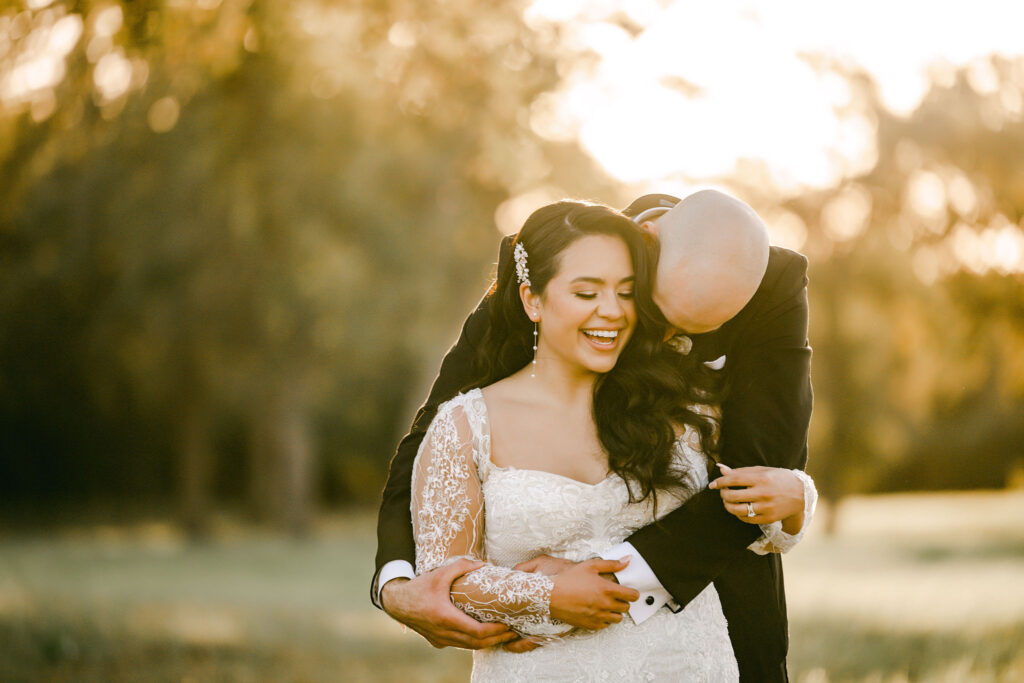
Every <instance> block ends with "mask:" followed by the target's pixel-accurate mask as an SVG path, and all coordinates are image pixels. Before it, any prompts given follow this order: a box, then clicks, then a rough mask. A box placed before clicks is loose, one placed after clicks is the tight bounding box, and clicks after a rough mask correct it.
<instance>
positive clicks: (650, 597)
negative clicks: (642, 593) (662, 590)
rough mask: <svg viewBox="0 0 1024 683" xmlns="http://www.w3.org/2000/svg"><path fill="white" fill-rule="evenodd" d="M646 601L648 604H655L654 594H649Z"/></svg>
mask: <svg viewBox="0 0 1024 683" xmlns="http://www.w3.org/2000/svg"><path fill="white" fill-rule="evenodd" d="M644 602H646V603H647V604H648V605H653V604H654V596H653V595H648V596H647V599H646V600H644Z"/></svg>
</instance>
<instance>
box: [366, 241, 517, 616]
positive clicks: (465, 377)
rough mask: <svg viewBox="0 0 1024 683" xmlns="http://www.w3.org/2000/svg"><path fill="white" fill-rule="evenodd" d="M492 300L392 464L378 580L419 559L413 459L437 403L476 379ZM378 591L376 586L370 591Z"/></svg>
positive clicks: (505, 255)
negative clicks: (392, 566) (400, 563)
mask: <svg viewBox="0 0 1024 683" xmlns="http://www.w3.org/2000/svg"><path fill="white" fill-rule="evenodd" d="M510 245H511V240H510V239H509V238H506V239H505V240H504V241H503V242H502V245H501V251H500V253H499V259H498V268H499V270H501V269H503V268H504V267H505V266H506V264H507V263H508V261H509V260H510V258H511V256H510V253H511V248H510ZM487 325H488V300H487V297H484V299H483V300H482V301H481V302H480V304H479V305H478V306H477V308H476V309H475V310H474V311H473V312H472V313H471V314H470V316H469V317H468V318H467V319H466V322H465V324H463V326H462V334H461V335H460V336H459V339H458V341H456V342H455V345H454V346H452V347H451V349H449V351H448V353H447V354H446V355H445V357H444V359H443V360H442V361H441V369H440V371H439V372H438V375H437V378H436V379H435V380H434V384H433V386H431V388H430V394H429V395H428V396H427V400H426V401H425V402H424V403H423V405H422V406H421V407H420V409H419V410H418V411H416V417H415V419H414V420H413V422H412V426H411V428H410V429H409V433H408V434H406V435H405V437H404V438H403V439H402V441H401V442H400V443H399V444H398V448H397V450H396V451H395V455H394V457H393V458H392V459H391V465H390V468H389V470H388V479H387V483H386V484H385V486H384V492H383V494H382V496H381V505H380V511H379V513H378V515H377V557H376V569H375V571H374V583H376V578H377V574H378V573H379V572H380V570H381V567H383V566H384V565H385V564H386V563H388V562H390V561H391V560H406V561H408V562H409V563H410V564H415V560H416V546H415V543H414V541H413V534H412V517H411V515H410V512H409V503H410V495H411V485H412V464H413V460H414V459H415V458H416V452H417V451H418V450H419V447H420V443H421V442H422V441H423V435H424V434H425V433H426V431H427V427H428V426H429V425H430V422H431V420H433V419H434V415H435V414H436V413H437V407H438V406H439V405H440V404H442V403H444V402H445V401H447V400H449V399H451V398H453V397H454V396H455V395H456V394H457V393H458V392H459V390H460V389H461V388H462V387H464V386H465V385H466V384H467V383H468V382H470V381H471V380H472V379H473V358H474V354H475V351H476V347H477V345H478V344H479V343H480V342H481V340H482V339H483V337H484V334H485V333H486V331H487ZM372 596H373V591H372V588H371V597H372Z"/></svg>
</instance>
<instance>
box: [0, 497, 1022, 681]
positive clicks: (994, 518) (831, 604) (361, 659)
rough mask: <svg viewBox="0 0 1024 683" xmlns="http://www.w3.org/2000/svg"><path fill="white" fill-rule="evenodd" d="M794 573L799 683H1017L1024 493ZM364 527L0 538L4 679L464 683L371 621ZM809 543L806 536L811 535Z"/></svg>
mask: <svg viewBox="0 0 1024 683" xmlns="http://www.w3.org/2000/svg"><path fill="white" fill-rule="evenodd" d="M837 514H838V518H837V519H838V531H837V533H836V535H835V536H833V537H830V538H826V537H824V536H823V535H822V534H821V533H820V526H819V528H818V529H813V530H812V532H811V534H810V535H809V537H808V538H807V539H806V540H805V541H804V543H803V544H802V545H801V546H800V547H799V548H797V549H796V550H794V551H793V552H792V553H791V554H790V555H789V556H787V558H786V579H787V592H788V600H789V605H790V622H791V643H792V645H791V655H790V671H791V673H792V677H793V679H794V680H796V681H807V682H822V681H877V682H879V683H881V682H888V681H948V682H950V683H952V682H954V681H955V682H960V681H1024V645H1022V644H1024V524H1021V522H1020V520H1022V519H1024V492H1006V493H970V494H941V495H940V494H929V495H902V496H884V497H871V498H858V499H850V500H848V501H846V502H845V503H844V504H843V506H842V507H841V508H840V509H839V510H838V513H837ZM372 525H373V519H372V515H368V514H357V515H350V516H346V517H343V518H330V519H325V520H323V521H322V523H321V524H320V525H319V526H318V529H317V532H316V533H315V534H313V535H312V537H311V538H309V539H306V540H301V541H296V540H289V539H283V538H274V537H267V536H261V535H256V534H254V533H253V532H251V531H246V530H242V529H236V528H231V527H230V526H229V525H226V524H225V525H223V529H222V530H221V531H219V532H218V533H217V534H215V538H216V541H214V542H210V543H206V544H202V545H192V544H187V543H184V542H183V540H182V539H181V537H180V536H179V535H178V534H177V533H176V532H175V531H174V529H173V528H172V527H169V526H167V525H164V524H159V523H150V524H138V525H134V526H128V527H116V528H114V527H89V528H82V529H68V530H65V531H61V532H58V533H52V534H50V535H48V536H47V537H45V538H43V537H25V536H18V537H14V538H8V539H6V540H3V541H0V680H2V681H37V680H45V681H264V680H272V681H462V680H466V679H467V678H468V672H469V664H470V662H469V656H468V654H467V653H465V652H460V651H455V650H443V651H439V650H435V649H433V648H432V647H430V646H429V645H427V644H426V643H425V642H424V641H422V640H421V639H420V638H419V637H418V636H417V635H415V634H414V633H411V632H408V633H406V632H403V630H402V628H401V627H400V626H398V625H397V624H395V623H394V622H391V621H390V620H389V619H388V618H387V617H385V616H384V615H382V614H381V613H379V612H377V611H376V610H374V609H373V608H372V607H370V606H369V602H368V599H367V596H368V588H367V584H368V580H369V576H370V573H371V565H372V557H373V551H374V547H375V543H374V539H373V534H372ZM816 532H817V533H816Z"/></svg>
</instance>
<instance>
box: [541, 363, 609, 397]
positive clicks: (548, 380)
mask: <svg viewBox="0 0 1024 683" xmlns="http://www.w3.org/2000/svg"><path fill="white" fill-rule="evenodd" d="M531 369H532V373H533V374H534V375H535V376H534V377H529V380H530V384H531V385H533V386H534V387H535V388H536V389H538V390H539V391H540V393H542V394H543V395H544V396H545V397H546V398H547V399H550V400H551V401H554V402H556V403H558V404H559V405H569V404H574V403H585V404H586V405H588V406H589V405H590V404H591V403H592V401H593V396H594V383H595V382H597V378H598V376H599V375H598V374H597V373H595V372H591V371H588V370H581V369H579V368H569V367H566V366H565V365H563V364H561V363H558V362H554V361H548V362H544V360H541V361H539V362H538V363H537V365H536V366H532V365H527V366H526V368H525V370H526V374H527V375H529V374H530V373H531Z"/></svg>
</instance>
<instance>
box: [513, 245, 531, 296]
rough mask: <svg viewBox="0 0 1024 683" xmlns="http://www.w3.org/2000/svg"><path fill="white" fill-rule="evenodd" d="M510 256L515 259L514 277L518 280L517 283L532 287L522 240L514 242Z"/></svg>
mask: <svg viewBox="0 0 1024 683" xmlns="http://www.w3.org/2000/svg"><path fill="white" fill-rule="evenodd" d="M512 258H514V259H515V261H516V279H518V280H519V284H521V285H526V286H527V287H532V285H531V284H530V269H529V268H527V267H526V247H524V246H523V243H522V242H516V248H515V250H514V251H513V252H512Z"/></svg>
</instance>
